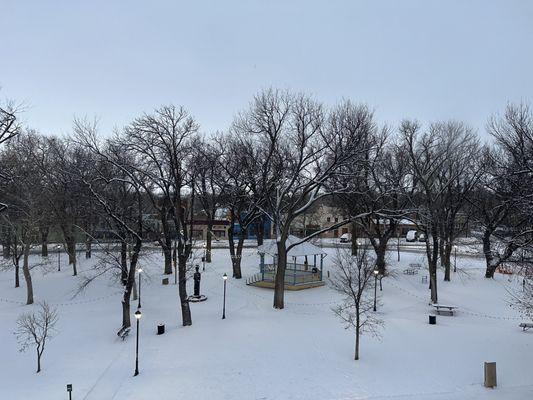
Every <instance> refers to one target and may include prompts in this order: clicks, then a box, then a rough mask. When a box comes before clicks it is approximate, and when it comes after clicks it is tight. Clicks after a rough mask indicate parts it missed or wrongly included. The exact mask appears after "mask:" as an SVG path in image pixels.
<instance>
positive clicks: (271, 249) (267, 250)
mask: <svg viewBox="0 0 533 400" xmlns="http://www.w3.org/2000/svg"><path fill="white" fill-rule="evenodd" d="M300 240H302V239H300V238H299V237H296V236H293V235H289V237H288V238H287V242H286V245H287V247H289V246H290V245H292V244H294V243H298V242H299V241H300ZM257 252H258V253H264V254H269V255H271V256H275V255H277V254H278V246H277V244H276V240H275V239H271V240H265V243H264V244H262V245H261V246H259V247H258V248H257ZM318 254H326V252H325V251H324V250H322V249H321V248H320V247H318V246H315V245H314V244H312V243H309V242H303V243H300V244H298V245H296V246H294V247H293V248H292V249H290V250H289V252H288V253H287V256H288V257H303V256H313V255H318Z"/></svg>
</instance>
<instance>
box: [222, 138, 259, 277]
mask: <svg viewBox="0 0 533 400" xmlns="http://www.w3.org/2000/svg"><path fill="white" fill-rule="evenodd" d="M216 141H217V144H218V147H219V149H220V157H219V163H218V165H217V168H218V169H219V171H220V173H219V174H218V176H219V177H220V178H219V179H220V184H219V186H221V187H224V195H223V196H222V203H223V205H224V206H225V207H227V208H228V212H229V218H230V226H229V228H228V244H229V252H230V257H231V261H232V267H233V277H234V278H236V279H241V278H242V271H241V261H242V250H243V247H244V240H245V239H246V237H247V233H248V230H249V228H250V227H251V226H252V224H254V223H256V222H259V223H261V222H262V221H261V220H260V216H261V211H260V209H261V206H262V205H263V204H264V201H263V200H264V198H263V197H262V196H263V192H262V189H261V185H260V180H261V176H260V172H261V168H260V165H259V163H258V160H260V157H259V156H258V154H257V152H258V151H260V149H261V147H260V146H257V145H256V144H255V143H254V142H253V140H250V138H249V137H247V136H243V135H240V134H239V132H231V133H230V134H228V135H226V136H223V137H218V138H217V139H216ZM236 225H238V226H239V229H238V233H237V234H236V233H235V226H236ZM236 236H237V245H235V237H236Z"/></svg>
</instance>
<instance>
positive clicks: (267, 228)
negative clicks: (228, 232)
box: [233, 214, 272, 240]
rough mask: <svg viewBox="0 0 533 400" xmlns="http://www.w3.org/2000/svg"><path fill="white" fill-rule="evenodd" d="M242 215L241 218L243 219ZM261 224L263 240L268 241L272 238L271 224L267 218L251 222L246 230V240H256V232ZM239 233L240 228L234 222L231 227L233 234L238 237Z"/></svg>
mask: <svg viewBox="0 0 533 400" xmlns="http://www.w3.org/2000/svg"><path fill="white" fill-rule="evenodd" d="M245 216H246V214H245V215H243V217H245ZM261 223H262V224H263V232H264V233H263V239H270V238H271V237H272V222H271V221H270V219H269V218H258V219H256V220H255V221H254V222H252V223H251V224H250V225H248V227H247V228H246V239H252V240H256V239H257V232H258V231H259V226H260V225H259V224H261ZM240 232H241V226H240V225H239V223H238V222H235V224H234V225H233V233H234V235H235V236H237V235H239V234H240Z"/></svg>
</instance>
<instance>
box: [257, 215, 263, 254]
mask: <svg viewBox="0 0 533 400" xmlns="http://www.w3.org/2000/svg"><path fill="white" fill-rule="evenodd" d="M263 218H264V217H263V216H262V215H261V216H260V217H259V218H257V222H256V224H255V226H256V237H257V245H258V246H262V245H263V242H264V238H265V224H264V220H263Z"/></svg>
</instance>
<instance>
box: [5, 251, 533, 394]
mask: <svg viewBox="0 0 533 400" xmlns="http://www.w3.org/2000/svg"><path fill="white" fill-rule="evenodd" d="M327 251H328V253H329V255H328V257H327V258H326V261H327V263H326V267H327V268H329V267H330V264H331V260H332V258H333V256H334V253H335V250H334V249H327ZM32 257H35V259H37V256H32ZM64 259H65V258H63V260H64ZM213 259H214V262H213V263H212V264H208V265H207V268H206V272H205V273H203V275H202V293H203V294H205V295H207V296H208V300H207V301H206V302H204V303H197V304H191V307H192V317H193V326H192V327H187V328H184V327H181V326H180V313H179V308H178V301H177V288H176V286H175V285H168V286H162V285H161V275H160V272H161V270H162V267H161V256H160V255H159V254H158V255H153V256H151V257H150V259H147V260H144V261H143V268H144V270H145V271H147V278H145V279H144V280H143V290H142V312H143V317H142V319H141V330H140V335H141V336H140V375H139V376H137V377H133V371H134V356H135V353H134V351H135V335H134V333H135V331H132V334H131V335H130V337H128V338H127V339H126V340H125V341H124V342H123V341H121V340H120V339H119V338H117V336H116V331H117V330H118V328H119V326H120V321H121V304H120V292H121V289H120V287H119V285H118V284H116V283H114V282H110V281H109V280H105V279H100V280H99V281H96V282H95V283H94V284H93V285H92V286H90V287H89V288H88V289H87V290H86V291H85V292H84V293H83V294H81V295H79V296H78V297H76V298H74V299H72V298H71V297H72V293H73V289H74V288H75V286H76V282H77V281H78V278H75V277H72V276H70V269H69V268H67V267H66V266H63V268H62V272H49V273H46V274H42V273H40V272H39V271H34V273H33V275H34V285H35V288H34V290H35V299H36V301H39V300H47V301H48V302H50V303H51V304H53V305H57V307H58V310H59V316H60V320H59V324H58V328H59V333H58V334H57V336H56V337H55V338H54V339H53V340H52V341H50V342H49V344H48V345H47V349H46V351H45V354H44V359H43V371H42V372H41V373H39V374H35V355H34V353H33V352H32V351H28V352H26V353H19V352H18V351H17V349H18V347H17V344H16V338H15V336H14V335H13V333H12V332H13V330H14V329H15V321H16V319H17V316H18V315H20V314H21V313H22V312H24V311H27V310H28V309H29V307H28V306H25V305H23V304H22V303H23V302H24V300H25V289H24V287H21V288H18V289H15V288H13V287H12V286H13V277H12V273H7V272H2V273H0V317H1V321H2V322H1V324H0V354H1V357H0V399H9V400H17V399H43V400H45V399H54V400H55V399H61V398H68V396H67V393H66V388H65V385H66V384H67V383H71V384H73V387H74V392H73V398H74V399H76V400H79V399H88V400H93V399H94V400H104V399H105V400H108V399H117V400H118V399H160V400H164V399H209V400H216V399H246V400H248V399H298V400H300V399H301V400H304V399H305V400H313V399H321V400H326V399H342V400H352V399H354V400H355V399H419V400H421V399H438V400H443V399H475V400H478V399H511V400H518V399H531V398H533V373H532V368H533V366H532V363H531V360H532V356H533V332H531V331H530V332H522V331H521V329H519V328H518V324H519V323H520V322H521V319H520V318H519V316H518V315H517V314H516V313H515V312H514V310H513V309H511V308H510V307H509V305H508V303H507V300H508V299H509V295H508V292H507V290H508V288H509V287H511V286H513V285H515V284H516V282H514V281H513V280H511V281H509V280H508V277H507V276H502V275H497V276H496V278H495V279H494V280H486V279H484V278H483V272H482V268H483V261H482V260H481V259H480V260H477V259H473V258H471V257H468V258H462V257H459V258H458V267H459V268H460V271H461V272H458V273H455V274H454V275H453V276H452V282H449V283H448V282H442V279H440V280H439V297H440V302H441V303H442V304H453V305H457V306H458V307H460V312H459V313H458V314H457V315H456V316H454V317H446V316H438V318H437V325H436V326H433V325H429V324H428V321H427V320H428V314H430V312H431V308H430V307H429V305H428V295H429V291H428V289H427V285H426V284H423V283H421V275H424V274H425V273H424V272H421V275H415V276H407V275H404V274H402V273H401V271H402V270H403V269H404V268H405V267H406V266H407V264H408V263H410V262H421V263H423V262H424V258H423V254H421V253H420V254H418V253H412V252H404V253H402V254H401V262H400V263H398V262H397V261H396V254H395V253H394V252H391V254H390V266H391V268H392V269H393V270H395V271H396V272H397V273H395V274H394V277H389V278H385V279H384V280H383V292H381V293H379V295H380V296H381V302H382V303H383V306H382V307H380V309H379V310H378V312H379V313H380V315H381V317H382V319H383V320H384V321H385V326H384V328H383V330H382V337H381V339H377V338H372V337H370V336H364V337H363V339H362V344H361V346H362V347H361V360H359V361H354V360H353V359H352V357H353V346H354V335H353V332H352V331H349V330H344V329H343V327H342V325H341V323H340V322H339V321H338V319H337V318H336V317H335V316H334V314H333V313H332V311H331V307H332V306H333V305H334V304H335V303H336V302H337V301H338V296H337V294H336V293H335V292H333V291H332V290H331V289H330V288H329V287H327V286H326V287H321V288H315V289H309V290H306V291H301V292H287V293H286V308H285V309H284V310H274V309H273V308H272V291H271V290H268V289H260V288H255V287H249V286H246V285H245V280H244V279H243V280H240V281H236V280H234V279H231V278H230V279H228V287H227V318H226V319H225V320H222V319H221V314H222V288H223V286H222V274H223V273H224V272H226V273H228V275H230V276H231V273H230V272H231V267H230V259H229V253H228V250H225V249H217V250H214V251H213ZM51 261H52V262H55V261H56V259H55V255H53V256H51ZM91 262H94V261H91ZM91 262H87V261H85V260H81V262H80V265H79V268H80V271H81V274H84V273H87V270H88V269H89V266H90V263H91ZM257 265H258V257H257V255H256V250H255V249H245V255H244V258H243V267H244V275H245V276H248V275H251V274H253V273H255V272H257V269H258V267H257ZM171 282H173V279H171ZM190 283H191V284H192V282H190ZM191 290H192V288H191ZM134 310H135V307H132V312H133V311H134ZM160 322H163V323H165V324H166V333H165V334H164V335H162V336H157V335H156V326H157V324H158V323H160ZM484 361H496V362H497V367H498V388H497V389H494V390H490V389H485V388H484V387H483V386H482V383H483V362H484Z"/></svg>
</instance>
